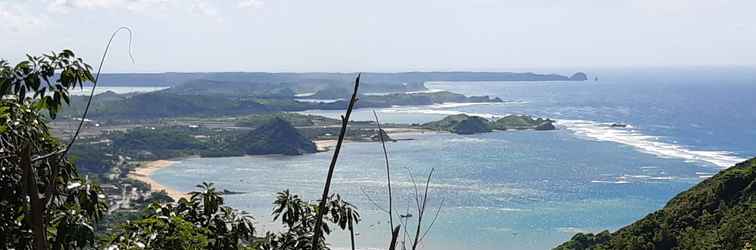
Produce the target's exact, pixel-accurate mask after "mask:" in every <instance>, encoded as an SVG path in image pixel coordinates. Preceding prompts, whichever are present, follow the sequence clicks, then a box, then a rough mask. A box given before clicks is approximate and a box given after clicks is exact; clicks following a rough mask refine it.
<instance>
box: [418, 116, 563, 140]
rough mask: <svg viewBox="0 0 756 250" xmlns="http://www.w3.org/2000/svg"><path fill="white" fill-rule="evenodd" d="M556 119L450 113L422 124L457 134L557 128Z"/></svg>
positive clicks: (428, 127)
mask: <svg viewBox="0 0 756 250" xmlns="http://www.w3.org/2000/svg"><path fill="white" fill-rule="evenodd" d="M553 123H554V121H553V120H550V119H543V118H536V119H533V117H531V116H527V115H509V116H505V117H502V118H500V119H498V120H495V121H489V120H487V119H486V118H482V117H478V116H469V115H465V114H459V115H450V116H447V117H445V118H444V119H441V120H439V121H433V122H428V123H425V124H423V125H421V126H422V127H424V128H427V129H433V130H442V131H449V132H452V133H455V134H463V135H468V134H477V133H486V132H491V131H493V130H526V129H533V130H555V129H556V127H555V126H554V124H553Z"/></svg>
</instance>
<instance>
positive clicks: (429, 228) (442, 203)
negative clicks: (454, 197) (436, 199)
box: [419, 197, 446, 242]
mask: <svg viewBox="0 0 756 250" xmlns="http://www.w3.org/2000/svg"><path fill="white" fill-rule="evenodd" d="M445 202H446V197H444V198H443V199H441V204H440V205H438V208H437V209H436V214H435V215H434V216H433V220H432V221H431V223H430V224H429V225H428V228H426V229H425V232H424V233H423V236H420V240H419V241H421V242H422V241H423V239H425V235H427V234H428V232H430V230H431V228H433V224H436V219H438V214H439V213H440V212H441V208H443V207H444V203H445Z"/></svg>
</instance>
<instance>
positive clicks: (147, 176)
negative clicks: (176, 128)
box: [128, 160, 189, 201]
mask: <svg viewBox="0 0 756 250" xmlns="http://www.w3.org/2000/svg"><path fill="white" fill-rule="evenodd" d="M175 163H177V162H176V161H169V160H157V161H148V162H142V163H140V164H139V166H138V167H136V168H135V169H133V170H131V171H130V172H129V175H128V178H129V179H133V180H137V181H141V182H144V183H147V185H149V186H150V191H152V192H160V191H165V192H166V193H167V194H168V196H170V197H171V198H173V199H174V200H175V201H178V200H179V199H181V198H187V199H188V198H189V194H188V193H182V192H179V191H177V190H175V189H173V188H169V187H166V186H163V185H162V184H160V182H157V181H155V180H154V179H152V174H153V173H154V172H155V171H157V170H160V169H163V168H167V167H170V166H171V165H173V164H175Z"/></svg>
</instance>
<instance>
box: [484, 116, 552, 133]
mask: <svg viewBox="0 0 756 250" xmlns="http://www.w3.org/2000/svg"><path fill="white" fill-rule="evenodd" d="M553 123H554V121H552V120H551V119H543V118H536V119H533V117H530V116H527V115H508V116H505V117H502V118H500V119H498V120H496V121H494V122H493V123H492V124H491V126H492V127H493V128H494V129H497V130H511V129H514V130H523V129H535V130H554V129H556V128H555V127H554V124H553Z"/></svg>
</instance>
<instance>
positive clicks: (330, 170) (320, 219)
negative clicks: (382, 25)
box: [312, 74, 361, 250]
mask: <svg viewBox="0 0 756 250" xmlns="http://www.w3.org/2000/svg"><path fill="white" fill-rule="evenodd" d="M360 76H361V75H360V74H358V75H357V79H355V81H354V93H352V99H351V100H350V101H349V106H348V107H347V111H346V115H345V116H344V117H342V119H341V132H340V133H339V140H338V141H337V142H336V149H334V152H333V158H332V159H331V165H330V166H329V167H328V176H326V182H325V187H324V188H323V195H322V198H321V199H320V205H319V207H318V208H319V209H318V214H317V218H316V220H315V235H314V236H313V237H312V250H316V249H318V241H319V240H320V237H321V235H322V234H323V232H322V231H321V230H322V229H321V225H322V224H323V213H325V206H326V201H327V199H328V192H329V191H330V189H331V179H333V171H334V169H335V168H336V160H338V159H339V152H340V151H341V144H342V143H344V135H346V129H347V125H349V116H350V115H352V109H354V104H355V103H356V102H357V90H358V89H359V87H360Z"/></svg>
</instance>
